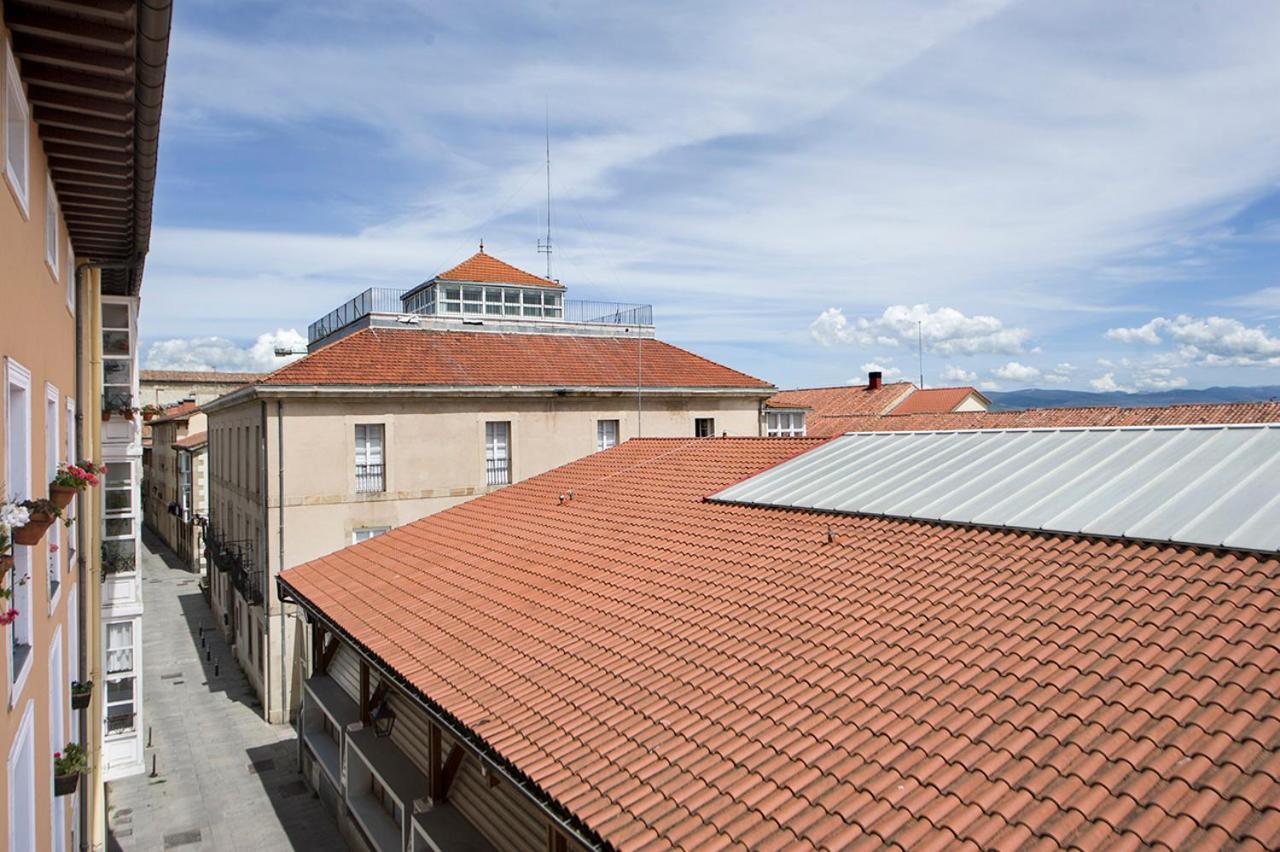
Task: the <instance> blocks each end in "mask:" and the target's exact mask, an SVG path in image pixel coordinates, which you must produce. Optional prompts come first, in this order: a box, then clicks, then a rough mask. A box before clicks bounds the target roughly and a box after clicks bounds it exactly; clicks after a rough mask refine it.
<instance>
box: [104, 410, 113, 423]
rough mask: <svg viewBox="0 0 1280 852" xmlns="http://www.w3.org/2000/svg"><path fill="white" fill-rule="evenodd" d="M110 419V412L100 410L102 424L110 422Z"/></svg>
mask: <svg viewBox="0 0 1280 852" xmlns="http://www.w3.org/2000/svg"><path fill="white" fill-rule="evenodd" d="M110 419H111V412H110V411H108V410H106V409H105V408H104V409H103V410H102V422H104V423H105V422H106V421H108V420H110Z"/></svg>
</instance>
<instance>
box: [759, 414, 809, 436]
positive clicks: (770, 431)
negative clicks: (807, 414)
mask: <svg viewBox="0 0 1280 852" xmlns="http://www.w3.org/2000/svg"><path fill="white" fill-rule="evenodd" d="M765 434H766V435H768V436H769V437H771V438H790V437H803V436H804V412H803V411H770V412H769V413H767V414H766V415H765Z"/></svg>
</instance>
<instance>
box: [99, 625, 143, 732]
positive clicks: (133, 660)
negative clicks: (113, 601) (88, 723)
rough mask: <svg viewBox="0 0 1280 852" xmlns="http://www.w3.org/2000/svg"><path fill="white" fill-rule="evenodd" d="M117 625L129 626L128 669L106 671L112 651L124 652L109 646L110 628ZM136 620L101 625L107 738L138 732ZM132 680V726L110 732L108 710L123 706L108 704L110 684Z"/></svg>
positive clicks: (103, 716)
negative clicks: (115, 706)
mask: <svg viewBox="0 0 1280 852" xmlns="http://www.w3.org/2000/svg"><path fill="white" fill-rule="evenodd" d="M118 624H127V625H129V647H128V651H129V668H127V669H121V670H119V671H108V666H109V663H108V660H109V659H110V656H109V655H110V653H111V651H112V650H125V649H123V648H112V646H111V645H110V644H109V642H110V638H111V628H112V627H113V626H115V625H118ZM138 633H139V630H138V620H137V619H136V618H128V619H121V620H119V621H108V622H105V623H104V624H103V625H102V673H103V674H102V680H103V684H102V732H103V736H104V737H107V738H113V737H131V736H133V735H134V734H136V733H137V732H138V730H139V728H138V723H139V719H140V716H141V707H140V706H139V705H140V702H139V698H140V690H139V687H140V686H141V680H142V675H141V672H140V671H139V669H138V661H139V650H138ZM122 680H132V681H133V687H132V691H131V697H130V700H129V701H128V703H129V704H130V705H131V706H132V707H133V724H132V726H131V727H130V728H129V729H128V730H119V731H112V730H110V728H108V727H107V726H108V725H109V724H110V722H111V713H110V709H111V707H112V706H114V705H118V704H124V703H126V702H123V701H115V702H110V701H108V699H107V695H108V694H109V691H110V689H111V687H110V684H112V683H115V682H118V681H122Z"/></svg>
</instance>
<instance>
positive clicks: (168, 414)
mask: <svg viewBox="0 0 1280 852" xmlns="http://www.w3.org/2000/svg"><path fill="white" fill-rule="evenodd" d="M199 410H200V406H199V404H197V403H195V402H192V401H191V400H189V399H188V400H183V401H182V402H174V403H170V404H169V405H166V406H165V407H164V410H163V411H161V412H160V413H159V414H157V415H156V416H155V417H152V418H151V425H153V426H155V425H157V424H160V423H167V422H169V421H171V420H188V419H190V417H191V415H193V414H195V413H196V412H197V411H199Z"/></svg>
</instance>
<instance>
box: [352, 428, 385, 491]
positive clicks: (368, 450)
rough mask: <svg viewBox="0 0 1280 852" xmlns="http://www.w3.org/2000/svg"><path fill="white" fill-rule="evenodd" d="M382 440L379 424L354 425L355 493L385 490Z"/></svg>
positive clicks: (382, 433) (382, 430) (381, 429)
mask: <svg viewBox="0 0 1280 852" xmlns="http://www.w3.org/2000/svg"><path fill="white" fill-rule="evenodd" d="M384 438H385V429H384V427H383V425H382V424H381V423H369V424H363V423H362V424H357V425H356V491H357V492H359V493H361V494H370V493H376V492H379V491H385V490H386V484H387V481H386V457H385V455H384V451H383V439H384Z"/></svg>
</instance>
